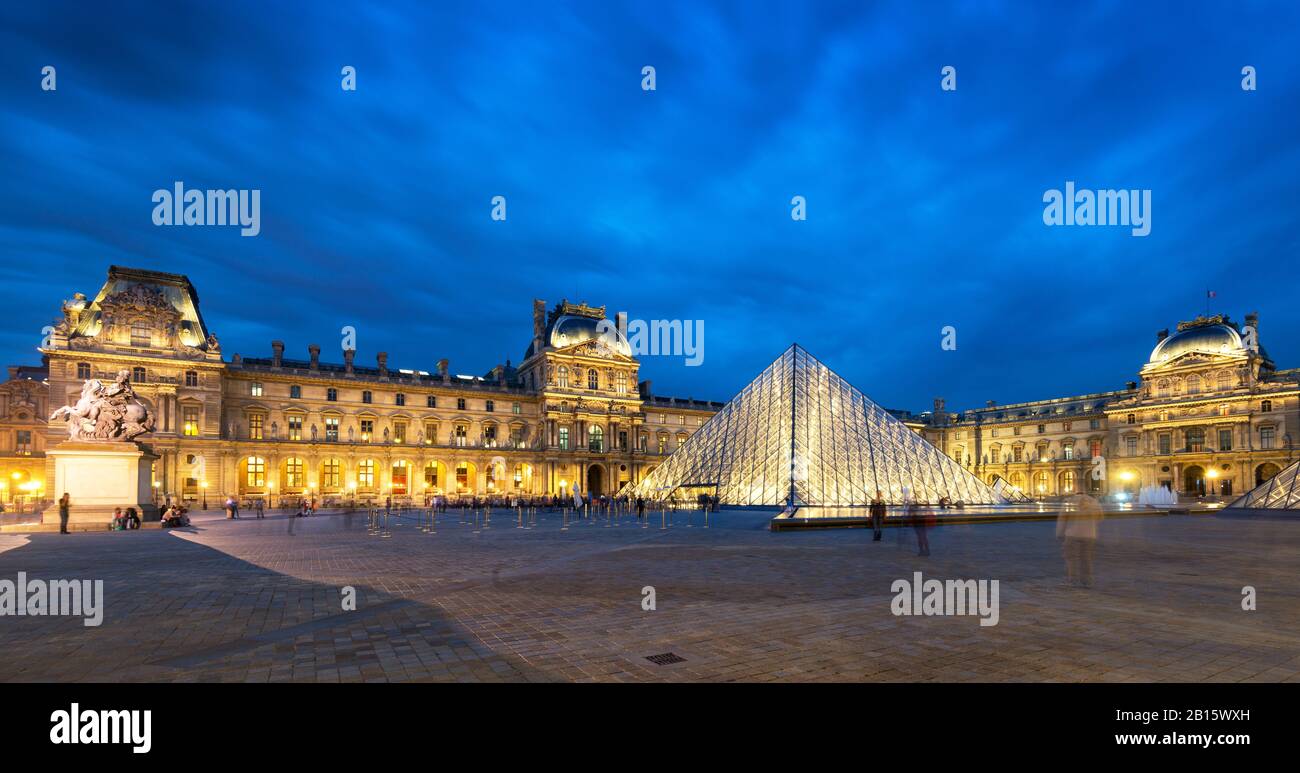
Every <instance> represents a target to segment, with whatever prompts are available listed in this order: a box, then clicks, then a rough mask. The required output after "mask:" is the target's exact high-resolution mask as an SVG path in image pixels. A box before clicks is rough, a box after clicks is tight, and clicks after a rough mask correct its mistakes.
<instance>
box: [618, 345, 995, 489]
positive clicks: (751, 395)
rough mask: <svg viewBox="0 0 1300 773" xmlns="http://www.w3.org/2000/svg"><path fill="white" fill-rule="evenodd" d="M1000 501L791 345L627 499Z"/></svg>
mask: <svg viewBox="0 0 1300 773" xmlns="http://www.w3.org/2000/svg"><path fill="white" fill-rule="evenodd" d="M877 489H879V490H880V491H881V493H882V494H883V495H884V498H885V501H886V502H889V503H893V504H898V503H901V502H902V501H903V498H904V495H905V493H908V494H910V495H911V496H912V497H914V498H915V499H917V500H918V501H922V502H937V501H938V500H939V499H940V498H941V497H948V498H949V499H950V500H952V501H953V502H958V501H961V502H965V503H967V504H1001V503H1003V502H1004V501H1005V500H1004V499H1003V498H1002V497H1001V496H999V495H998V494H997V493H995V492H994V491H993V489H991V488H989V487H988V486H986V485H984V483H983V482H982V481H980V480H979V479H978V478H976V477H975V476H974V475H972V474H971V473H970V472H968V471H967V470H965V469H964V468H962V466H961V465H960V464H958V463H957V462H956V460H954V459H952V458H950V457H949V456H947V455H946V454H944V453H943V452H942V451H940V450H939V449H937V448H935V447H934V446H933V445H931V444H930V443H929V442H927V441H926V440H925V438H923V437H921V436H920V435H918V434H917V433H916V432H913V431H912V430H911V429H909V428H908V427H907V425H905V424H903V422H901V421H899V420H898V419H897V418H895V417H894V416H892V415H890V414H889V412H887V411H886V410H884V409H883V408H881V407H880V406H878V405H876V404H875V403H873V402H872V401H871V400H870V399H868V398H867V396H866V395H864V394H862V393H861V392H859V391H858V390H856V389H854V388H853V386H852V385H851V384H849V383H848V382H847V381H845V380H844V379H842V378H840V377H839V376H837V375H835V373H834V372H833V371H831V369H830V368H828V367H826V366H825V365H823V364H821V363H820V362H818V361H817V359H816V358H815V357H813V356H812V355H810V354H808V352H807V351H805V350H804V349H803V348H801V347H800V346H799V345H798V344H795V345H793V346H791V347H790V348H789V349H787V350H786V351H785V353H784V354H782V355H781V356H780V357H778V358H777V360H776V361H775V362H773V363H772V364H771V365H770V366H768V368H767V369H766V370H764V371H763V372H762V373H760V374H759V375H758V378H755V379H754V380H753V381H752V382H750V384H749V385H748V386H746V387H745V388H744V389H742V390H741V391H740V394H738V395H736V396H735V397H733V398H732V399H731V402H729V403H727V405H726V406H725V407H723V409H722V410H721V411H719V412H718V413H716V414H714V416H713V418H711V419H710V420H709V421H708V423H706V424H705V425H704V426H703V427H701V428H700V429H698V430H697V431H696V432H695V434H693V435H691V436H690V437H689V438H687V440H686V442H685V443H683V444H682V446H681V447H680V448H678V449H677V450H676V451H675V452H674V453H673V454H672V456H670V457H668V459H666V460H665V461H664V462H663V464H661V465H659V466H658V467H656V468H655V469H654V470H653V471H651V473H650V474H649V475H647V476H646V477H645V478H644V479H642V480H641V482H640V483H638V484H637V485H636V486H634V487H631V488H630V494H631V496H643V497H647V498H653V499H663V498H668V497H671V496H673V495H674V492H678V493H677V496H679V497H680V496H682V495H684V494H688V493H690V494H694V493H700V492H706V493H709V494H711V495H714V494H716V495H717V496H718V497H719V501H720V502H722V503H724V504H730V505H786V504H792V505H794V506H797V507H816V506H827V507H829V506H834V507H846V506H866V505H867V504H868V503H870V501H871V499H872V498H873V497H874V496H875V492H876V490H877Z"/></svg>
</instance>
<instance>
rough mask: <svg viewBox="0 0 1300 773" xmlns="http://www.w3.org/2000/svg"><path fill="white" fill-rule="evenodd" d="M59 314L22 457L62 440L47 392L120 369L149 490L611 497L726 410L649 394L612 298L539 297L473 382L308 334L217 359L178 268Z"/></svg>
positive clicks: (130, 278) (116, 276) (54, 394)
mask: <svg viewBox="0 0 1300 773" xmlns="http://www.w3.org/2000/svg"><path fill="white" fill-rule="evenodd" d="M62 311H63V314H62V318H61V319H60V321H59V322H58V324H57V325H56V326H55V327H54V330H53V333H52V334H51V335H49V336H48V337H47V341H46V342H45V343H46V345H45V346H44V347H43V349H42V352H43V354H44V355H45V365H46V369H47V371H48V372H47V374H46V375H45V379H46V381H47V384H48V390H47V391H48V395H44V394H42V395H41V396H40V398H39V399H40V400H41V401H42V402H41V405H40V410H39V411H38V410H35V409H33V410H32V411H31V412H30V413H29V414H28V415H31V416H35V417H36V418H38V419H39V420H40V422H39V424H40V426H39V432H38V434H40V435H43V436H44V437H43V438H41V441H42V442H41V443H33V444H32V446H31V450H32V452H33V453H36V452H38V451H39V452H42V453H43V451H44V448H45V447H48V446H52V445H53V444H55V443H58V442H59V441H61V440H63V439H65V438H66V428H65V427H64V426H63V425H62V422H56V423H52V424H47V423H46V422H45V421H44V419H45V417H46V416H48V415H49V412H48V410H46V404H45V402H44V401H48V402H49V403H52V404H53V405H54V406H56V407H57V406H58V405H62V404H64V402H68V403H69V404H70V403H72V402H75V400H76V397H77V396H78V395H79V394H80V392H81V386H82V384H83V383H84V382H85V380H86V379H88V378H98V379H106V380H110V381H111V380H112V378H113V376H114V374H116V373H117V372H118V371H119V370H122V369H127V370H129V371H130V372H131V382H132V384H133V386H134V388H135V390H136V392H137V394H138V395H139V396H140V397H141V399H143V400H144V401H145V402H147V403H148V404H149V405H150V406H151V407H152V408H153V410H154V411H155V413H156V415H157V428H156V429H155V431H154V432H153V433H151V434H148V435H145V436H143V437H142V438H141V441H142V442H144V443H146V444H147V445H148V446H149V447H150V448H151V449H152V451H153V452H154V453H155V454H158V455H159V457H160V458H159V460H158V461H157V462H156V463H155V464H154V485H155V487H156V489H157V490H158V492H159V498H160V499H161V498H162V496H163V495H171V496H179V497H182V498H184V499H186V500H202V499H204V498H205V496H204V495H205V494H206V495H207V497H206V498H209V499H212V500H214V501H220V500H221V499H222V498H224V496H226V495H231V494H233V495H236V496H238V497H239V498H241V499H244V500H247V499H259V498H260V499H267V500H269V501H270V502H271V503H272V504H273V505H274V504H279V503H281V502H282V501H285V502H296V501H297V500H298V499H299V498H310V497H315V498H316V499H317V500H318V501H320V502H323V503H324V504H332V503H341V502H346V501H352V500H357V501H382V500H383V499H384V498H385V497H387V496H390V495H391V496H392V497H393V499H394V500H395V501H413V502H421V501H423V500H424V498H425V497H427V496H431V495H433V494H449V495H457V494H466V495H468V494H475V495H480V496H487V495H510V494H568V493H570V492H571V491H572V490H573V487H575V486H576V487H578V488H579V490H581V491H583V492H591V493H596V494H599V493H611V492H613V491H616V490H617V489H618V488H620V487H621V486H622V485H623V484H624V483H627V482H632V481H636V480H639V479H640V478H641V476H643V475H644V474H645V473H646V472H647V471H648V469H650V468H652V467H653V466H654V465H655V464H657V463H658V461H660V460H661V459H663V458H664V457H666V456H667V455H669V454H671V453H672V452H673V451H674V450H676V448H677V446H678V445H679V444H680V443H682V442H683V441H684V440H685V439H686V437H687V436H688V435H689V434H690V433H692V432H693V431H695V430H696V429H697V428H698V427H699V426H701V425H702V424H703V423H704V422H705V421H706V420H707V419H708V417H709V416H711V415H712V414H713V413H714V412H715V411H717V410H718V409H719V408H720V407H721V404H719V403H706V402H698V401H694V400H687V399H676V398H671V397H661V396H654V395H651V394H649V382H642V381H640V380H639V375H638V367H639V363H638V362H637V360H636V359H635V358H633V357H632V356H631V352H630V350H629V349H628V348H627V347H626V346H625V345H619V346H614V347H610V346H607V345H605V343H604V342H603V341H602V340H601V336H600V335H599V331H598V330H597V325H598V323H599V322H600V321H601V320H603V319H605V309H604V308H603V307H590V306H587V305H585V304H572V303H568V302H560V303H559V304H557V305H556V306H554V307H553V308H551V309H549V310H548V309H547V307H546V304H545V302H543V301H540V300H539V301H534V302H533V309H532V312H533V331H532V332H533V334H532V338H531V340H530V341H529V343H528V346H527V349H526V351H525V352H524V357H523V360H522V361H521V362H519V364H518V365H517V366H516V365H512V364H511V363H510V362H509V361H507V362H506V363H504V364H501V365H498V366H496V367H494V368H492V369H491V370H490V371H489V372H488V373H486V374H484V375H482V376H465V375H454V374H452V372H451V371H450V369H449V364H448V362H447V361H446V360H442V361H440V362H438V364H437V366H436V368H435V370H434V372H433V373H429V372H425V371H419V370H413V369H405V368H397V367H393V368H390V367H389V363H388V357H387V355H386V354H385V353H383V352H380V353H378V354H376V355H375V361H374V365H371V366H363V365H361V364H358V363H356V362H354V357H355V350H341V351H340V355H341V356H340V358H339V359H341V360H342V361H341V362H326V361H322V359H321V349H320V347H319V346H315V345H312V346H309V347H307V351H306V352H304V354H306V355H307V356H306V357H305V358H301V357H297V358H295V357H290V356H287V355H286V354H285V350H284V344H283V343H281V342H279V341H273V342H271V356H270V357H259V358H254V357H241V356H240V355H238V354H234V355H233V356H231V357H230V358H229V359H227V358H225V357H224V356H223V354H222V350H221V346H220V344H219V342H218V340H217V337H216V336H215V335H213V333H212V331H211V330H210V329H209V328H208V326H207V324H206V323H205V321H204V319H203V316H202V314H201V313H200V310H199V300H198V294H197V292H196V290H195V288H194V287H193V286H192V285H191V284H190V282H189V280H188V279H187V278H186V277H184V276H182V275H178V274H166V273H160V272H153V271H142V270H136V269H128V268H121V267H116V266H115V267H111V268H110V269H109V275H108V280H107V281H106V282H105V283H104V285H103V287H102V288H101V289H100V290H99V292H98V293H97V294H96V295H95V296H93V297H91V298H87V297H86V296H84V295H81V294H77V295H75V296H74V297H73V298H72V299H71V300H69V301H65V302H64V305H63V310H62ZM28 382H29V383H31V380H30V379H29V380H28ZM11 383H12V381H11ZM38 391H40V390H38ZM52 476H53V462H52V461H51V462H49V463H48V464H46V465H45V469H44V477H45V479H46V480H49V479H51V478H52ZM50 493H51V494H53V495H54V496H52V497H51V498H54V497H55V496H57V494H56V493H55V492H50Z"/></svg>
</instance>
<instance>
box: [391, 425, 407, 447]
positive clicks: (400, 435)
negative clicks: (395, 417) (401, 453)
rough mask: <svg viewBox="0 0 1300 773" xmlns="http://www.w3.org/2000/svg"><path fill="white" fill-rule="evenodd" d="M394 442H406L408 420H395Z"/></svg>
mask: <svg viewBox="0 0 1300 773" xmlns="http://www.w3.org/2000/svg"><path fill="white" fill-rule="evenodd" d="M393 442H394V443H405V442H406V422H404V421H395V422H393Z"/></svg>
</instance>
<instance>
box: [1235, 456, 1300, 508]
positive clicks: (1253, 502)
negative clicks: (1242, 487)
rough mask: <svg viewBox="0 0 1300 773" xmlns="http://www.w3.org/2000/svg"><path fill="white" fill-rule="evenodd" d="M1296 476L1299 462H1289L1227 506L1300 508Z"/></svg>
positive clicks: (1299, 471) (1299, 489) (1299, 468)
mask: <svg viewBox="0 0 1300 773" xmlns="http://www.w3.org/2000/svg"><path fill="white" fill-rule="evenodd" d="M1297 478H1300V462H1295V463H1294V464H1291V465H1290V466H1288V467H1287V468H1286V469H1285V470H1282V471H1281V472H1279V473H1278V474H1277V475H1274V476H1273V477H1271V478H1269V479H1268V480H1266V481H1264V482H1263V483H1261V484H1259V485H1258V486H1256V487H1255V488H1253V489H1251V490H1250V491H1248V492H1246V494H1245V495H1244V496H1242V497H1241V498H1240V499H1238V500H1237V501H1235V502H1233V503H1232V504H1230V505H1228V507H1229V508H1233V509H1251V510H1300V487H1297V486H1296V483H1297Z"/></svg>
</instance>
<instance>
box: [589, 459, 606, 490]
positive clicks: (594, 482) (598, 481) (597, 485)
mask: <svg viewBox="0 0 1300 773" xmlns="http://www.w3.org/2000/svg"><path fill="white" fill-rule="evenodd" d="M587 493H588V494H591V495H592V496H593V497H598V496H600V495H601V494H604V493H605V471H604V469H602V468H601V466H600V465H599V464H593V465H591V467H589V468H587Z"/></svg>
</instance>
